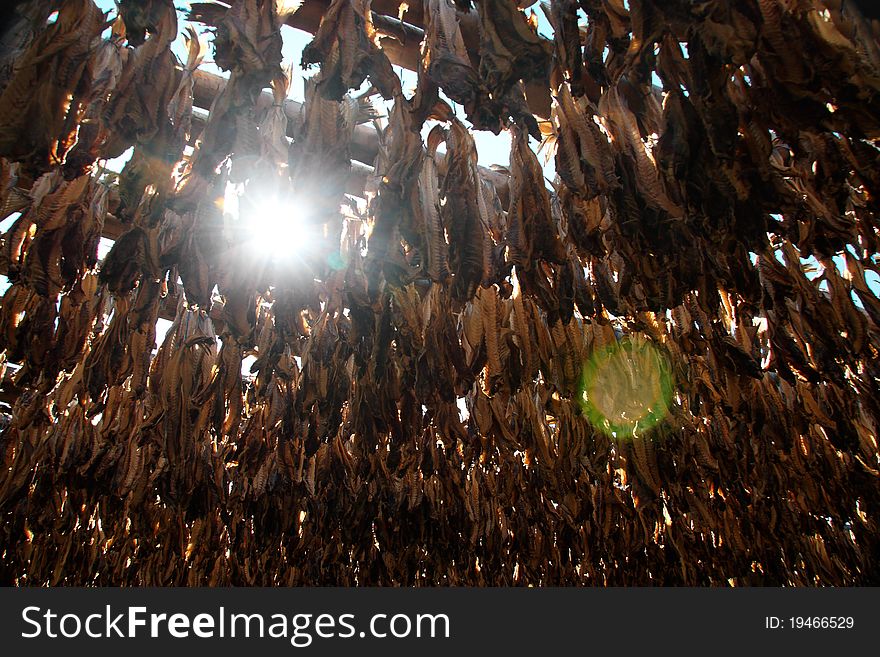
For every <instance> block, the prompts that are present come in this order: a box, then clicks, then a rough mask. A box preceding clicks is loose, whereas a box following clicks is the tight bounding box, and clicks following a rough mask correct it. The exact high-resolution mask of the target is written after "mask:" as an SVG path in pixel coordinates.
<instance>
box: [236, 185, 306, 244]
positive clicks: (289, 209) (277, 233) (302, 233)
mask: <svg viewBox="0 0 880 657" xmlns="http://www.w3.org/2000/svg"><path fill="white" fill-rule="evenodd" d="M302 210H303V208H301V207H297V204H296V203H295V202H293V201H292V200H290V199H278V198H275V199H267V200H265V201H261V202H259V203H258V204H256V205H255V206H254V207H253V208H252V209H251V210H250V211H249V212H248V216H247V217H246V220H247V222H248V226H249V227H250V230H251V231H252V240H251V244H252V246H253V247H254V248H255V249H256V250H257V251H259V252H260V253H263V254H268V255H269V256H270V257H271V258H273V259H280V258H283V257H287V256H290V255H292V254H296V253H302V252H303V251H304V250H305V249H307V248H308V247H309V246H311V244H312V242H313V235H311V232H312V229H310V227H309V226H308V224H306V223H305V222H304V221H303V212H302Z"/></svg>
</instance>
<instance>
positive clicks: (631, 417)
mask: <svg viewBox="0 0 880 657" xmlns="http://www.w3.org/2000/svg"><path fill="white" fill-rule="evenodd" d="M672 389H673V384H672V371H671V367H670V366H669V361H668V359H667V358H666V356H664V355H663V354H662V353H661V352H660V351H659V350H658V349H657V348H656V347H655V346H654V345H652V344H651V343H650V342H648V341H647V340H645V339H643V338H639V337H628V338H623V339H621V340H620V341H619V342H617V343H615V344H613V345H611V346H609V347H606V348H604V349H600V350H598V351H596V352H595V353H593V355H592V356H591V357H590V360H589V361H588V362H587V363H586V365H585V366H584V370H583V375H582V377H581V388H580V401H581V404H582V406H583V408H584V411H585V412H586V414H587V417H589V418H590V421H591V422H592V423H593V425H594V426H596V427H597V428H598V429H600V430H601V431H603V432H605V433H606V434H608V435H610V436H613V437H616V438H626V437H628V436H633V435H638V434H640V433H642V432H644V431H646V430H648V429H650V428H651V427H654V426H656V425H657V424H658V423H659V422H660V421H661V420H663V418H664V417H666V415H667V414H668V412H669V405H670V403H671V401H672Z"/></svg>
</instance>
